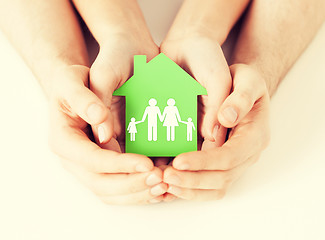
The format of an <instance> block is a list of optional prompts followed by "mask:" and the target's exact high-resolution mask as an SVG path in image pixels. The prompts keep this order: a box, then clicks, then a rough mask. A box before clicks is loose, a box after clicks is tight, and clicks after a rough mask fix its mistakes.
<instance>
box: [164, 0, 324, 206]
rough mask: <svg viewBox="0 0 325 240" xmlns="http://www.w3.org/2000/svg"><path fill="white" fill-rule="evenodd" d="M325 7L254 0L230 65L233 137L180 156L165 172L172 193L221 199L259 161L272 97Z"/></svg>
mask: <svg viewBox="0 0 325 240" xmlns="http://www.w3.org/2000/svg"><path fill="white" fill-rule="evenodd" d="M324 10H325V2H324V1H321V0H314V1H307V0H299V1H292V0H282V1H275V2H274V1H272V2H270V1H267V0H255V1H253V2H252V4H251V6H250V8H249V11H248V13H247V15H246V17H245V19H244V23H243V27H242V30H241V33H240V36H239V39H238V42H237V44H236V48H235V51H234V56H233V60H232V65H231V66H230V71H231V75H232V79H233V86H232V88H233V89H232V93H231V94H230V95H229V96H228V97H227V98H226V100H225V101H224V102H223V103H222V105H221V107H220V109H219V111H218V120H219V122H220V123H221V124H222V125H223V126H224V127H228V128H232V130H231V132H230V136H229V139H228V140H227V141H226V142H225V144H223V145H222V146H221V147H217V144H215V143H213V142H211V141H209V140H205V142H204V143H203V146H202V151H199V152H192V153H185V154H181V155H179V156H177V157H176V158H175V159H174V161H173V163H172V167H167V168H166V169H165V172H164V181H165V182H167V183H168V184H169V188H168V192H169V193H170V194H173V195H174V196H177V197H179V198H182V199H187V200H213V199H220V198H222V197H223V196H224V195H225V193H226V192H227V190H228V189H229V187H230V186H231V184H232V183H233V182H235V181H236V180H237V179H238V178H239V177H240V176H241V175H242V174H243V173H244V172H245V170H246V169H247V168H248V167H249V166H251V165H252V164H253V163H254V162H256V161H257V160H258V158H259V155H260V153H261V152H262V150H263V149H264V148H265V147H266V146H267V144H268V141H269V137H270V132H269V126H268V119H269V117H268V114H269V98H270V96H271V95H272V94H273V93H274V92H275V90H276V88H277V86H278V84H279V82H280V81H281V80H282V79H283V77H284V76H285V74H286V73H287V71H288V70H289V69H290V67H291V66H292V65H293V63H294V62H295V60H296V59H297V58H298V56H299V55H300V54H301V53H302V52H303V50H304V49H305V48H306V46H307V45H308V43H309V42H310V41H311V39H312V38H313V36H314V35H315V33H316V32H317V30H318V28H319V27H320V25H321V24H322V23H323V22H324V20H325V16H324V14H323V13H324ZM302 19H303V21H302ZM298 23H299V24H298ZM265 26H267V27H265ZM301 33H304V34H301ZM297 36H299V37H297ZM227 108H231V109H232V110H231V111H232V112H235V113H236V117H235V118H229V114H225V112H224V111H225V110H226V109H227ZM227 117H228V118H227Z"/></svg>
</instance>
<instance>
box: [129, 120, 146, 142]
mask: <svg viewBox="0 0 325 240" xmlns="http://www.w3.org/2000/svg"><path fill="white" fill-rule="evenodd" d="M141 122H142V121H138V122H136V121H135V118H134V117H133V118H131V122H130V123H129V126H128V129H127V131H128V133H130V140H131V142H133V141H135V134H136V133H137V132H138V131H137V127H136V125H137V124H138V123H141Z"/></svg>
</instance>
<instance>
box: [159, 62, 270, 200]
mask: <svg viewBox="0 0 325 240" xmlns="http://www.w3.org/2000/svg"><path fill="white" fill-rule="evenodd" d="M230 70H231V74H232V78H233V91H232V93H231V94H230V95H229V96H228V97H227V98H226V100H225V101H224V102H223V104H222V105H221V107H220V108H219V110H218V120H219V122H220V123H221V124H222V125H223V126H225V127H228V128H232V130H231V132H230V134H229V139H228V140H227V141H226V142H225V143H224V144H223V145H222V146H221V147H219V146H218V144H217V143H216V142H213V141H210V140H209V139H205V141H204V142H203V145H202V149H201V151H198V152H190V153H184V154H181V155H179V156H177V157H176V158H175V159H174V161H173V163H172V167H171V166H170V167H168V168H166V169H165V171H164V182H165V183H167V184H168V185H169V188H168V193H169V194H172V195H174V196H176V197H178V198H182V199H187V200H213V199H220V198H222V197H223V196H224V195H225V193H226V191H227V190H228V189H229V187H230V186H231V184H232V183H233V182H235V181H236V180H237V179H238V178H239V177H240V176H241V175H242V174H243V173H244V172H245V171H246V170H247V168H248V167H249V166H251V165H252V164H253V163H255V162H256V161H257V160H258V158H259V156H260V154H261V152H262V150H263V149H264V148H265V147H266V146H267V144H268V142H269V136H270V133H269V94H268V91H267V88H266V85H265V82H264V80H263V79H262V77H261V76H260V74H259V73H258V72H257V71H256V70H255V69H254V68H252V67H250V66H247V65H243V64H236V65H233V66H231V67H230Z"/></svg>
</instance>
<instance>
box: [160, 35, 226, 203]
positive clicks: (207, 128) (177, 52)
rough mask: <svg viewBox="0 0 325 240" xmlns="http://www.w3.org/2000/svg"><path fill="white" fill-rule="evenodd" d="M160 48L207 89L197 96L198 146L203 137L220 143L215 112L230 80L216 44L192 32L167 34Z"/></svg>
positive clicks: (221, 136)
mask: <svg viewBox="0 0 325 240" xmlns="http://www.w3.org/2000/svg"><path fill="white" fill-rule="evenodd" d="M160 51H161V52H163V53H164V54H166V55H167V56H168V57H169V58H171V59H172V60H173V61H175V62H176V63H177V64H178V65H179V66H181V67H182V68H183V69H184V70H185V71H187V72H188V73H189V74H191V75H192V76H193V77H194V78H195V79H196V80H197V81H198V82H199V83H200V84H201V85H202V86H204V87H205V88H206V90H207V93H208V95H207V96H200V97H199V105H198V128H197V129H198V146H199V147H198V148H199V149H201V145H202V142H203V140H204V139H206V140H208V141H210V142H213V143H214V145H215V146H221V145H222V144H223V143H224V141H225V137H226V133H227V130H226V128H224V127H223V126H222V125H221V124H220V123H219V120H218V115H217V113H218V110H219V108H220V106H221V104H222V103H223V101H224V100H225V98H226V97H227V96H228V95H229V92H230V89H231V85H232V82H231V75H230V71H229V67H228V64H227V62H226V59H225V57H224V54H223V52H222V49H221V47H220V45H219V44H218V43H217V42H216V41H215V40H213V39H212V38H210V37H208V36H203V35H198V34H195V35H193V36H183V37H182V38H179V37H173V34H169V35H167V38H166V40H164V42H163V43H162V45H161V47H160ZM165 162H168V161H167V160H165ZM170 164H171V162H170ZM170 164H169V165H170ZM164 168H166V165H165V167H164ZM168 169H170V168H168ZM168 171H170V170H167V173H168ZM174 198H175V196H173V195H172V194H169V193H166V194H165V195H164V201H170V200H172V199H174Z"/></svg>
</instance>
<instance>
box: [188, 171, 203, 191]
mask: <svg viewBox="0 0 325 240" xmlns="http://www.w3.org/2000/svg"><path fill="white" fill-rule="evenodd" d="M200 186H201V174H198V175H196V176H193V177H192V178H191V183H190V186H188V187H191V188H199V187H200Z"/></svg>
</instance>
